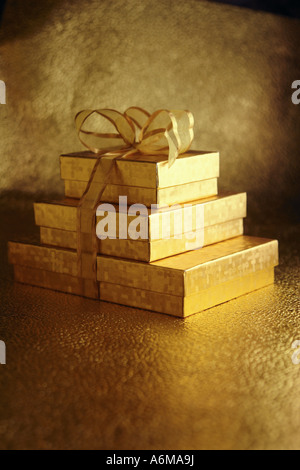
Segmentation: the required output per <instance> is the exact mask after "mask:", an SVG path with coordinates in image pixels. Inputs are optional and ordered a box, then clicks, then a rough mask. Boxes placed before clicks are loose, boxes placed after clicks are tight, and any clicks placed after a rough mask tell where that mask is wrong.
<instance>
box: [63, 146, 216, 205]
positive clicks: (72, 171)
mask: <svg viewBox="0 0 300 470" xmlns="http://www.w3.org/2000/svg"><path fill="white" fill-rule="evenodd" d="M101 158H103V157H101ZM105 158H115V156H114V155H106V156H105ZM96 160H97V155H95V154H94V153H92V152H78V153H72V154H65V155H61V157H60V166H61V177H62V179H63V180H64V181H65V195H66V197H72V198H81V197H82V195H83V193H84V191H85V189H86V186H87V184H88V181H89V179H90V177H91V174H92V171H93V168H94V166H95V163H96ZM219 170H220V157H219V153H218V152H206V151H189V152H186V153H185V154H182V155H179V156H178V158H177V159H176V161H175V163H174V164H173V165H172V166H171V167H170V168H169V164H168V157H167V156H166V155H142V154H134V155H130V156H127V157H124V158H120V159H118V160H117V161H116V163H115V165H114V166H113V169H112V171H111V173H110V174H109V177H108V179H107V180H105V181H99V183H104V182H105V183H107V186H106V188H105V191H104V193H103V196H102V201H104V202H111V203H118V201H119V196H120V195H121V196H126V197H127V199H128V204H144V205H146V206H147V207H150V206H151V204H156V205H158V206H159V207H164V206H171V205H173V204H181V203H184V202H189V201H194V200H197V199H202V198H206V197H210V196H215V195H217V194H218V185H217V178H218V177H219Z"/></svg>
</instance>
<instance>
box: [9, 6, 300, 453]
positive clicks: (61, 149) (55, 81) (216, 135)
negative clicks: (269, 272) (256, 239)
mask: <svg viewBox="0 0 300 470" xmlns="http://www.w3.org/2000/svg"><path fill="white" fill-rule="evenodd" d="M299 28H300V26H299V21H296V20H295V21H294V20H290V19H285V18H281V17H279V16H273V15H268V14H264V13H257V12H251V11H248V10H243V9H241V10H240V9H239V8H233V7H229V6H224V5H219V4H217V5H216V4H213V3H206V2H202V1H194V0H188V1H185V2H173V1H171V0H169V1H167V0H162V1H152V0H143V1H142V2H141V1H138V0H128V1H125V0H123V1H122V0H116V1H113V2H112V1H109V0H102V1H96V0H82V1H81V2H71V1H63V0H62V1H55V0H53V1H47V0H44V1H43V2H38V1H37V0H26V1H23V0H8V2H7V9H6V12H5V14H4V18H3V24H2V30H1V42H0V79H2V80H5V82H6V85H7V105H5V106H4V105H1V106H0V123H1V131H0V132H1V136H0V152H1V159H0V191H1V196H2V197H1V200H0V215H1V230H0V241H1V251H0V257H1V258H0V260H1V271H0V279H1V283H0V299H1V300H0V309H1V322H0V338H1V339H2V340H4V341H6V344H7V360H8V365H7V366H0V388H1V390H0V396H1V400H0V448H43V449H48V448H49V449H53V448H100V449H141V448H148V449H156V448H160V449H184V448H187V449H195V448H213V449H214V448H224V449H231V448H234V449H237V448H247V449H255V448H259V449H267V448H277V449H279V448H298V449H299V448H300V433H299V422H300V406H299V403H300V402H299V390H300V366H295V365H293V364H292V361H291V355H292V352H293V351H292V350H291V344H292V342H293V341H294V340H296V339H300V312H299V237H300V229H299V225H296V224H295V222H296V218H295V216H296V215H297V214H296V212H297V211H298V207H299V161H300V159H299V129H300V127H299V124H300V121H299V120H300V107H297V106H294V105H293V104H292V102H291V94H292V90H291V83H292V82H293V81H294V80H297V79H300V70H299V68H300V66H299V64H300V62H299V57H300V54H299V51H300V48H299V37H300V35H299ZM133 104H137V105H141V106H144V107H146V108H148V109H149V110H150V111H152V110H154V109H155V108H159V107H168V108H170V107H171V108H172V107H176V108H181V107H184V108H188V109H190V110H191V111H193V113H194V115H195V118H196V129H195V131H196V139H195V145H194V147H195V148H201V149H205V148H206V149H219V150H220V151H221V179H220V183H221V187H222V188H223V189H230V190H235V191H248V193H249V209H250V215H251V214H252V216H251V217H250V218H248V222H247V233H252V234H253V235H259V236H267V237H274V238H275V237H278V238H279V240H280V247H281V266H280V267H279V268H278V269H277V275H276V283H275V286H274V287H270V288H267V289H263V290H261V291H259V292H256V293H253V294H251V295H248V296H245V297H243V298H241V299H238V300H235V301H233V302H230V303H227V304H225V305H223V306H220V307H217V308H214V309H211V310H208V311H206V312H203V313H202V314H200V315H196V316H194V317H191V318H189V319H187V320H185V321H182V320H179V319H173V318H170V317H167V316H162V315H159V314H154V313H149V312H144V311H139V310H135V309H131V308H125V307H121V306H116V305H111V304H106V303H98V302H93V301H89V300H84V299H80V298H76V297H72V296H66V295H63V294H57V293H53V292H49V291H43V290H41V289H37V288H32V287H24V286H20V285H15V284H13V283H12V282H11V269H10V268H9V267H8V265H7V258H6V256H7V254H6V250H7V248H6V242H7V240H8V239H9V238H20V235H21V236H23V235H26V236H28V237H29V239H31V237H32V235H33V232H35V233H36V229H35V228H34V227H33V223H34V222H33V209H32V207H31V203H32V202H33V200H34V199H35V198H36V196H37V194H38V193H43V194H49V193H50V192H51V193H57V192H62V190H63V187H62V184H61V183H60V181H59V159H58V156H59V154H60V153H65V152H71V151H77V150H78V149H79V148H80V145H79V144H78V142H77V138H76V135H75V131H74V125H73V117H74V114H75V113H76V112H77V111H78V110H80V109H81V108H86V107H104V106H110V107H116V108H119V109H121V110H122V109H125V108H126V107H127V106H130V105H133ZM272 213H273V216H274V215H275V218H274V217H273V218H271V215H272ZM253 214H254V216H253ZM288 216H290V217H288Z"/></svg>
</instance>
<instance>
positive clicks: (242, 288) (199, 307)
mask: <svg viewBox="0 0 300 470" xmlns="http://www.w3.org/2000/svg"><path fill="white" fill-rule="evenodd" d="M273 282H274V269H273V268H272V269H269V270H264V271H257V272H255V273H254V274H253V273H252V274H248V275H247V276H243V277H239V278H236V279H233V280H231V281H228V282H225V283H224V284H220V285H217V286H213V287H210V288H208V289H205V290H203V291H201V292H200V293H198V294H196V295H192V296H190V297H183V298H182V297H179V296H177V295H169V294H163V293H160V292H151V291H149V290H143V289H134V288H132V287H127V286H126V287H125V286H116V285H112V284H109V283H106V282H101V283H100V298H101V300H106V301H108V302H114V303H119V304H122V305H128V306H131V307H138V308H144V309H147V310H151V311H154V312H160V313H161V312H162V313H167V314H169V315H173V316H176V317H188V316H189V315H193V314H195V313H197V312H202V311H203V310H206V309H208V308H211V307H215V306H216V305H219V304H222V303H224V302H227V301H229V300H232V299H235V298H237V297H239V296H241V295H245V294H248V293H249V292H252V291H255V290H257V289H261V288H262V287H266V286H269V285H270V284H272V283H273Z"/></svg>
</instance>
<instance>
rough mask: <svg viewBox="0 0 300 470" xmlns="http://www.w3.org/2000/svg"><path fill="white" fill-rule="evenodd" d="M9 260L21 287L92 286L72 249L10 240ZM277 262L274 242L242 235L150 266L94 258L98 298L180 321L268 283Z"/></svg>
mask: <svg viewBox="0 0 300 470" xmlns="http://www.w3.org/2000/svg"><path fill="white" fill-rule="evenodd" d="M9 259H10V262H11V263H12V264H13V265H14V272H15V279H16V281H19V282H22V283H26V284H31V285H35V286H40V287H45V288H49V289H54V290H58V291H63V292H68V293H71V294H77V295H82V293H83V287H84V292H85V294H86V295H88V294H87V292H88V290H89V283H90V284H91V286H92V284H93V282H94V281H93V279H90V280H89V279H85V280H83V279H80V278H79V277H78V276H77V272H78V271H77V270H78V263H77V261H78V260H77V253H76V251H73V250H63V249H58V248H52V247H47V246H38V245H28V244H22V243H15V242H10V243H9ZM277 264H278V242H277V241H275V240H268V239H262V238H255V237H248V236H241V237H237V238H233V239H231V240H227V241H224V242H220V243H217V244H215V245H211V246H208V247H204V248H202V249H200V250H196V251H190V252H188V253H184V254H180V255H177V256H172V257H170V258H166V259H163V260H160V261H155V262H153V263H143V262H139V261H132V260H125V259H121V258H114V257H108V256H98V258H97V279H98V282H99V286H100V297H99V298H100V300H105V301H108V302H114V303H118V304H122V305H127V306H130V307H138V308H142V309H148V310H152V311H156V312H160V313H166V314H169V315H174V316H177V317H186V316H189V315H192V314H194V313H197V312H200V311H202V310H205V309H207V308H211V307H214V306H216V305H218V304H221V303H223V302H226V301H229V300H231V299H234V298H236V297H239V296H241V295H244V294H247V293H249V292H252V291H254V290H256V289H260V288H262V287H265V286H268V285H270V284H272V283H273V282H274V267H275V266H277ZM91 291H93V289H92V287H91Z"/></svg>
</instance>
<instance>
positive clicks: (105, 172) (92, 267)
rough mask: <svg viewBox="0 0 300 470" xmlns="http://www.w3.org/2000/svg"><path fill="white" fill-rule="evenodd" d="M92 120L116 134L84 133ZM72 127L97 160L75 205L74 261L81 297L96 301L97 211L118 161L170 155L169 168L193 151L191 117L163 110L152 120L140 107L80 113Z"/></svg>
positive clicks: (97, 293) (192, 120)
mask: <svg viewBox="0 0 300 470" xmlns="http://www.w3.org/2000/svg"><path fill="white" fill-rule="evenodd" d="M95 117H96V118H100V119H101V120H102V121H103V119H104V124H110V126H111V125H112V126H113V128H114V131H115V132H106V133H105V132H101V133H99V132H95V131H92V130H86V129H84V128H83V127H84V125H85V124H86V121H87V120H92V119H93V118H95ZM75 125H76V129H77V132H78V136H79V140H80V141H81V143H82V144H83V145H84V146H85V147H87V148H88V149H89V150H91V151H92V152H94V153H95V154H97V156H98V158H97V160H96V163H95V166H94V169H93V172H92V174H91V177H90V180H89V182H88V185H87V188H86V190H85V192H84V194H83V196H82V198H81V200H80V202H79V205H78V212H77V236H78V242H77V256H78V276H79V277H80V278H81V279H82V295H85V296H88V297H94V298H99V287H98V283H97V248H98V243H97V237H96V209H97V207H98V205H99V204H100V202H101V198H102V195H103V193H104V191H105V188H106V186H107V184H108V182H109V176H110V174H111V172H112V169H113V166H114V165H115V164H116V160H118V159H121V158H124V157H125V156H128V155H131V154H134V153H141V154H147V155H168V164H169V167H171V166H172V165H173V164H174V162H175V160H176V158H177V157H178V155H179V154H182V153H185V152H186V151H187V150H188V149H189V148H190V146H191V143H192V140H193V138H194V131H193V126H194V118H193V115H192V113H191V112H190V111H183V110H175V111H173V110H172V111H169V110H165V109H162V110H158V111H155V112H154V113H153V114H151V115H150V114H149V113H148V112H147V111H146V110H144V109H142V108H138V107H131V108H128V109H127V110H126V111H125V113H123V114H122V113H120V112H119V111H116V110H113V109H97V110H85V111H81V112H79V113H78V114H77V115H76V117H75ZM102 125H103V122H102ZM137 202H138V201H137ZM86 280H88V282H87V281H86Z"/></svg>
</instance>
